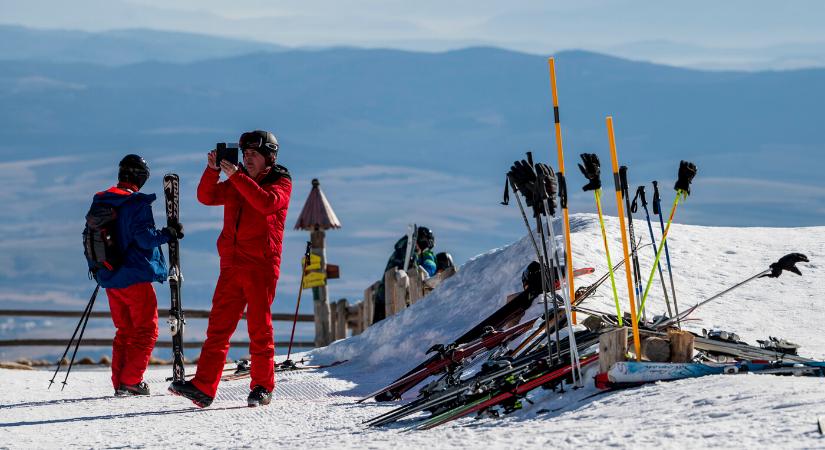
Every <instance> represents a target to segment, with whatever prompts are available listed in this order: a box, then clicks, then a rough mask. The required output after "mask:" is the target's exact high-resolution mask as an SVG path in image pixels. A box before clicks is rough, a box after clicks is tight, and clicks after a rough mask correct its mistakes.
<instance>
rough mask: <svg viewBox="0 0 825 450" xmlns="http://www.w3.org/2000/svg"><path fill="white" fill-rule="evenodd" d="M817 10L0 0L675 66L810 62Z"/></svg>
mask: <svg viewBox="0 0 825 450" xmlns="http://www.w3.org/2000/svg"><path fill="white" fill-rule="evenodd" d="M824 19H825V2H822V1H818V0H799V1H785V2H777V1H763V0H725V1H718V0H692V1H662V0H659V1H653V0H602V1H595V0H576V1H550V0H545V1H541V0H523V1H508V2H504V1H500V0H456V1H443V0H442V1H433V0H418V1H415V2H412V1H398V0H363V1H338V0H303V1H298V0H290V1H274V0H273V1H270V0H235V1H231V2H229V1H225V0H72V1H63V0H0V22H2V23H6V24H20V25H26V26H32V27H40V28H65V29H79V30H88V31H102V30H109V29H119V28H136V27H141V28H158V29H165V30H179V31H187V32H198V33H207V34H216V35H222V36H232V37H238V38H244V39H255V40H261V41H267V42H273V43H278V44H282V45H287V46H329V45H355V46H366V47H394V48H405V49H414V50H444V49H449V48H456V47H465V46H467V45H479V44H487V45H496V46H500V47H504V48H510V49H515V50H521V51H527V52H531V53H538V54H547V53H550V52H553V51H557V50H561V49H571V48H580V49H590V50H599V51H606V52H610V53H614V54H619V55H622V56H629V57H632V56H633V54H638V55H639V56H640V58H639V59H654V60H664V61H666V62H672V63H676V64H684V65H697V64H698V65H701V63H702V62H703V61H704V62H706V63H708V64H710V65H713V64H721V65H725V64H728V65H731V66H736V65H737V64H740V65H747V64H748V63H749V62H750V63H753V62H755V61H756V62H758V61H761V62H762V64H767V65H769V66H770V65H771V64H776V65H778V66H779V67H782V66H783V65H784V66H788V65H791V66H794V65H796V66H799V65H806V64H807V65H810V64H808V63H806V62H805V61H806V60H812V59H813V60H819V59H820V57H822V54H823V53H825V27H823V26H822V23H823V20H824ZM777 59H781V60H782V61H776V60H777ZM771 61H773V62H771Z"/></svg>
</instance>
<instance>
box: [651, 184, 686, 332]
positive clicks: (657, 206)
mask: <svg viewBox="0 0 825 450" xmlns="http://www.w3.org/2000/svg"><path fill="white" fill-rule="evenodd" d="M653 214H654V215H657V216H659V227H660V228H661V230H662V233H664V232H665V220H664V217H662V198H661V197H660V196H659V182H658V181H656V180H654V181H653ZM654 245H655V244H654ZM665 260H666V261H667V275H668V277H669V278H670V293H671V294H672V296H673V312H674V313H675V314H676V317H679V303H678V302H677V301H676V285H675V284H674V283H673V267H671V265H670V249H668V245H667V242H665ZM676 324H677V326H678V327H679V328H682V324H681V322H679V321H677V323H676Z"/></svg>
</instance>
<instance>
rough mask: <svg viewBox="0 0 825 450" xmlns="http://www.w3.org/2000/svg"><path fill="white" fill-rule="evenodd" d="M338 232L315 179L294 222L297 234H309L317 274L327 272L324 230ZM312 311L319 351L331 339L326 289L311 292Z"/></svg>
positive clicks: (337, 222)
mask: <svg viewBox="0 0 825 450" xmlns="http://www.w3.org/2000/svg"><path fill="white" fill-rule="evenodd" d="M337 228H341V222H340V221H339V220H338V216H336V215H335V212H334V211H333V210H332V206H330V204H329V201H327V198H326V196H325V195H324V193H323V192H322V191H321V183H320V182H319V181H318V179H317V178H316V179H313V180H312V189H311V190H310V191H309V196H307V199H306V202H305V203H304V207H303V209H301V214H300V215H299V216H298V220H297V221H296V222H295V229H296V230H304V231H309V240H310V242H311V243H312V249H311V253H312V254H313V255H317V256H318V257H320V259H321V267H320V271H321V272H322V273H326V271H327V253H326V245H325V244H324V237H325V233H324V230H334V229H337ZM312 299H313V302H312V303H313V307H314V308H315V345H316V346H317V347H321V346H324V345H327V344H329V343H330V342H331V341H332V338H333V335H332V334H333V331H332V319H331V317H330V310H329V295H328V293H327V286H326V284H324V285H323V286H321V287H315V288H312Z"/></svg>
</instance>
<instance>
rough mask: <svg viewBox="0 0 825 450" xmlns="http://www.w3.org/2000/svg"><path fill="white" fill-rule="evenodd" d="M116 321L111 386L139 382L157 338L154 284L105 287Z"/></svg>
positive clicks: (156, 307)
mask: <svg viewBox="0 0 825 450" xmlns="http://www.w3.org/2000/svg"><path fill="white" fill-rule="evenodd" d="M106 296H107V297H109V310H110V311H111V312H112V321H113V322H114V324H115V328H116V331H115V339H114V341H113V342H112V386H114V387H115V389H118V388H119V387H120V385H121V384H138V383H140V382H141V381H143V373H144V372H146V367H147V366H148V365H149V359H150V358H151V357H152V349H154V348H155V342H156V341H157V340H158V299H157V297H156V296H155V288H154V287H152V283H149V282H146V283H137V284H133V285H131V286H129V287H125V288H106Z"/></svg>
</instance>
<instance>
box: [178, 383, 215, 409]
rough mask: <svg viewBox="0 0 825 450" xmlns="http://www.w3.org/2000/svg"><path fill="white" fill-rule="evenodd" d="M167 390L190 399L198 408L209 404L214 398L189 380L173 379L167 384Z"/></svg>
mask: <svg viewBox="0 0 825 450" xmlns="http://www.w3.org/2000/svg"><path fill="white" fill-rule="evenodd" d="M169 392H170V393H172V394H174V395H178V396H181V397H184V398H188V399H189V400H192V403H194V404H195V405H196V406H198V407H200V408H206V407H207V406H209V405H211V404H212V400H214V399H213V398H212V397H210V396H208V395H206V394H204V393H203V392H201V390H200V389H198V388H196V387H195V385H194V384H192V382H191V381H173V382H172V384H170V385H169Z"/></svg>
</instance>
